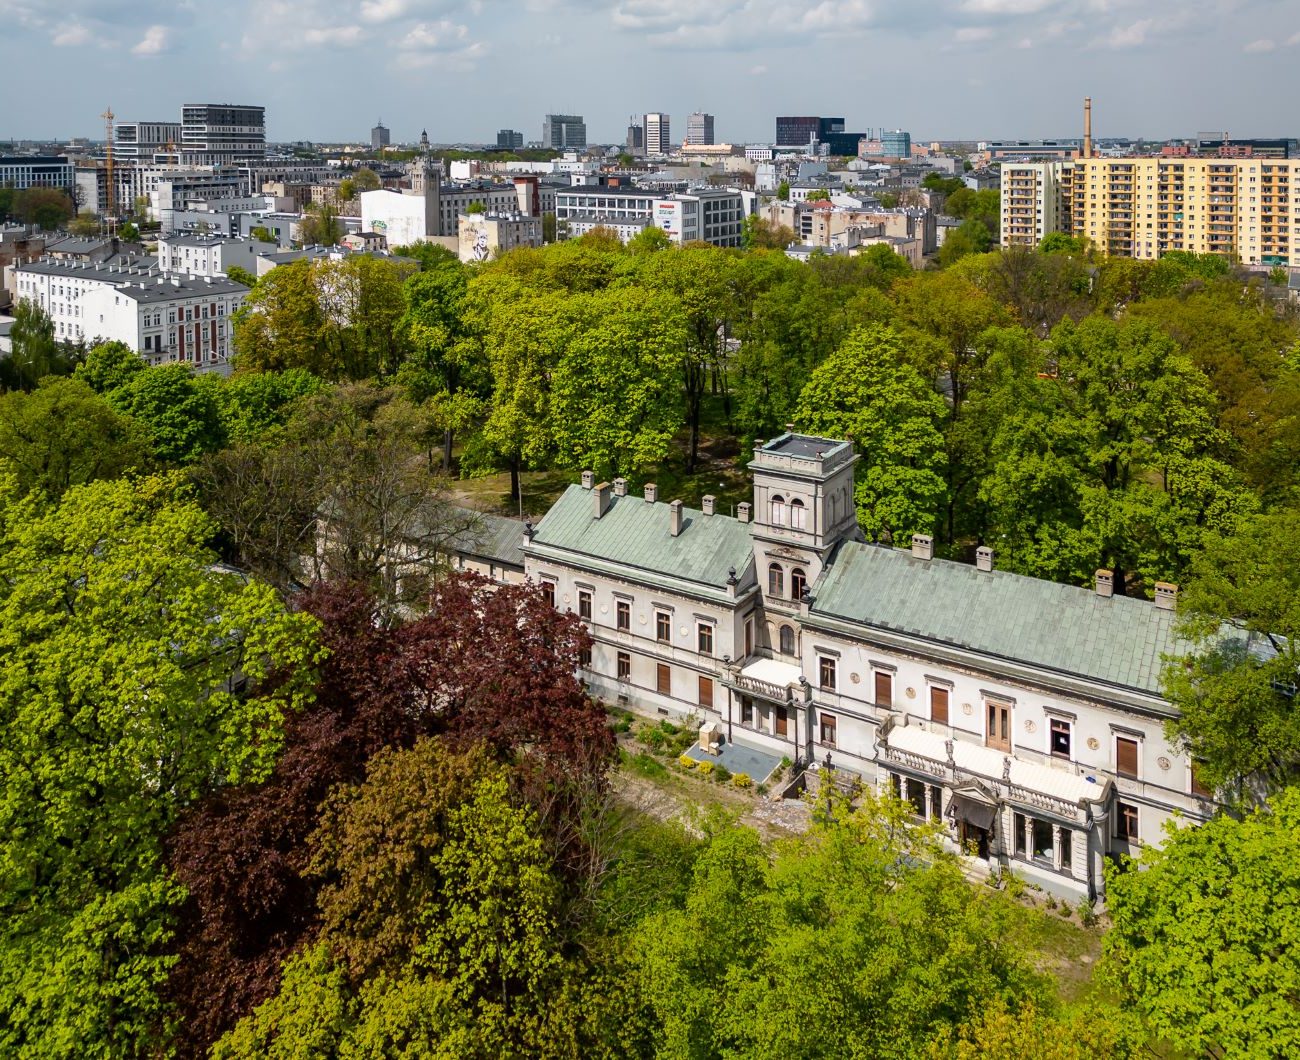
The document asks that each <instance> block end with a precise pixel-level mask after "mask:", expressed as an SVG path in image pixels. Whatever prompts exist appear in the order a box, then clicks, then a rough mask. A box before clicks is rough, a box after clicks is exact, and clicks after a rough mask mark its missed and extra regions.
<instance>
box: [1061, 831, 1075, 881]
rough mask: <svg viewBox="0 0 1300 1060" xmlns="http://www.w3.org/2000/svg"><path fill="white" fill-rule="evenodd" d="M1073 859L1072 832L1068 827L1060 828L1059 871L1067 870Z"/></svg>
mask: <svg viewBox="0 0 1300 1060" xmlns="http://www.w3.org/2000/svg"><path fill="white" fill-rule="evenodd" d="M1073 861H1074V833H1073V832H1071V831H1070V830H1069V829H1068V828H1062V829H1061V871H1062V872H1069V871H1070V865H1071V864H1072V863H1073Z"/></svg>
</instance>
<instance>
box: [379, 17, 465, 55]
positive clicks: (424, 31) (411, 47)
mask: <svg viewBox="0 0 1300 1060" xmlns="http://www.w3.org/2000/svg"><path fill="white" fill-rule="evenodd" d="M468 34H469V27H468V26H460V25H456V24H455V23H454V22H450V21H448V20H447V19H443V20H442V21H441V22H435V23H433V24H432V25H430V24H427V23H424V22H419V23H417V24H416V25H414V26H412V27H411V29H410V30H409V31H408V32H407V34H406V36H404V37H403V38H402V39H401V41H399V42H398V45H397V46H398V47H399V48H401V49H402V50H404V51H416V50H426V51H427V50H439V51H446V50H447V47H448V45H449V44H450V43H451V42H452V41H461V40H464V39H465V37H466V36H468Z"/></svg>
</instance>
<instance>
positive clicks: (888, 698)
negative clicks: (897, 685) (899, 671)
mask: <svg viewBox="0 0 1300 1060" xmlns="http://www.w3.org/2000/svg"><path fill="white" fill-rule="evenodd" d="M876 703H877V704H878V705H880V706H882V707H892V706H893V705H894V675H893V674H891V673H886V672H885V671H883V670H877V671H876Z"/></svg>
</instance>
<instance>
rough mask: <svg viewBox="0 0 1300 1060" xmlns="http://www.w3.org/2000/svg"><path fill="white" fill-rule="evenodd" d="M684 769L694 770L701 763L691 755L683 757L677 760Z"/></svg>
mask: <svg viewBox="0 0 1300 1060" xmlns="http://www.w3.org/2000/svg"><path fill="white" fill-rule="evenodd" d="M677 761H678V763H679V764H680V765H681V767H682V768H683V769H694V768H695V767H696V766H698V765H699V764H700V763H699V762H697V761H695V759H694V758H692V757H691V756H690V755H682V756H680V757H679V758H678V759H677Z"/></svg>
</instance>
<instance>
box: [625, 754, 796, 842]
mask: <svg viewBox="0 0 1300 1060" xmlns="http://www.w3.org/2000/svg"><path fill="white" fill-rule="evenodd" d="M614 791H615V793H616V795H617V796H618V798H619V800H620V801H622V802H624V803H626V804H627V805H629V806H631V807H633V808H634V809H636V810H638V811H640V812H641V813H644V814H646V815H647V816H650V817H654V818H657V819H658V820H661V821H678V822H680V823H681V824H682V825H683V826H684V827H685V828H686V829H687V831H689V832H691V833H692V834H694V835H701V834H702V831H701V828H700V818H701V817H702V816H703V815H704V814H706V813H707V812H708V811H709V809H710V808H711V807H715V806H720V807H723V808H725V809H727V810H728V811H730V812H733V813H735V812H739V815H740V816H739V822H740V823H741V824H742V825H746V826H748V827H751V828H754V829H756V830H757V831H758V833H759V834H760V835H762V836H763V837H764V838H765V839H775V838H778V837H780V836H788V835H797V834H798V833H800V832H804V831H807V829H808V823H809V811H808V807H807V805H806V804H804V803H802V802H799V801H796V800H793V799H773V798H771V797H768V796H761V795H750V794H747V793H745V792H743V791H734V790H731V789H728V788H724V787H721V786H720V785H717V784H712V783H710V782H708V781H701V780H697V779H695V778H694V777H687V776H681V775H678V774H675V773H668V774H667V775H666V776H663V777H659V778H654V779H652V778H650V777H644V776H638V775H636V774H634V773H632V772H630V771H628V770H627V769H620V770H619V771H618V772H617V773H615V774H614Z"/></svg>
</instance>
